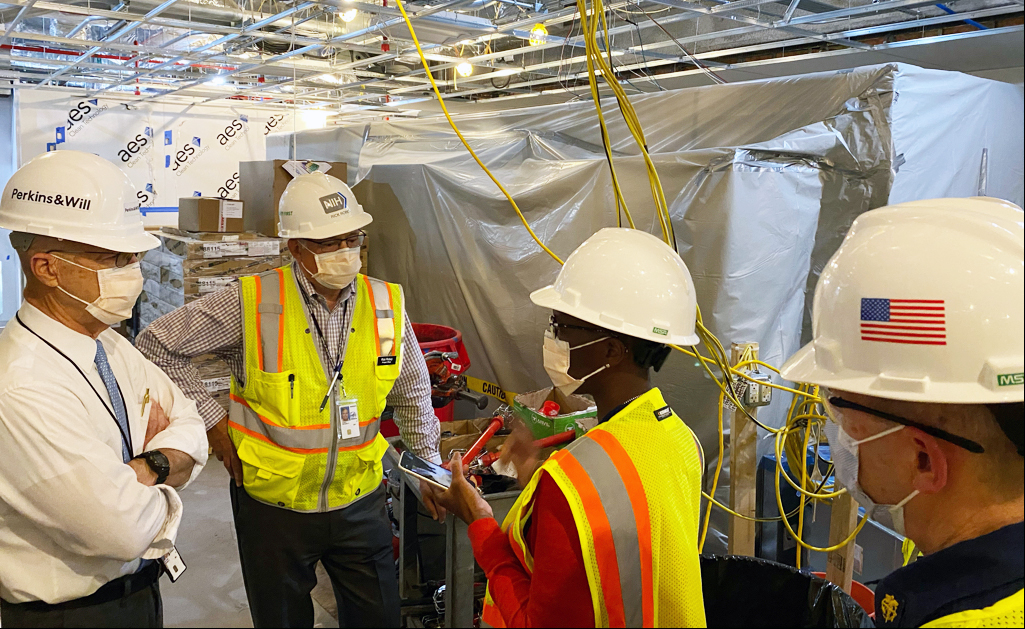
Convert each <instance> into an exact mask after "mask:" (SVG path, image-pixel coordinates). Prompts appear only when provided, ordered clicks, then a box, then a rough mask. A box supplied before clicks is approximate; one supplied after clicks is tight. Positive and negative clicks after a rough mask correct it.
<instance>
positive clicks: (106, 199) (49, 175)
mask: <svg viewBox="0 0 1025 629" xmlns="http://www.w3.org/2000/svg"><path fill="white" fill-rule="evenodd" d="M0 227H3V228H5V229H10V230H11V231H18V232H25V233H29V234H36V235H39V236H51V237H53V238H61V239H63V240H71V241H74V242H80V243H84V244H87V245H94V246H97V247H101V248H103V249H109V250H111V251H121V252H137V251H146V250H149V249H153V248H154V247H157V246H159V245H160V241H159V240H158V239H157V238H156V237H155V236H153V235H151V234H147V233H146V230H145V228H144V227H143V225H142V216H141V214H140V213H139V199H138V198H137V197H136V190H135V187H134V186H132V182H131V181H129V180H128V176H127V175H125V174H124V172H122V171H121V169H120V168H118V167H117V166H115V165H114V164H112V163H110V162H108V161H107V160H105V159H103V158H102V157H99V156H96V155H93V154H92V153H83V152H81V151H53V152H50V153H44V154H42V155H39V156H37V157H34V158H32V160H30V161H29V163H27V164H25V165H24V166H22V167H21V168H19V169H18V171H17V172H15V173H14V174H13V175H11V178H10V180H9V181H8V182H7V186H6V187H5V188H4V196H3V199H2V200H0Z"/></svg>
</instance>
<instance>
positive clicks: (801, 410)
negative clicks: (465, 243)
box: [397, 0, 865, 552]
mask: <svg viewBox="0 0 1025 629" xmlns="http://www.w3.org/2000/svg"><path fill="white" fill-rule="evenodd" d="M397 1H398V5H399V11H400V12H401V13H402V17H403V19H404V20H405V22H406V25H407V27H408V28H409V31H410V34H411V35H412V38H413V43H414V44H415V45H416V50H417V54H418V55H419V57H420V61H421V63H422V64H423V67H424V71H425V72H426V74H427V77H428V79H429V81H430V83H431V87H432V89H433V90H434V93H435V95H436V96H437V97H438V102H439V104H440V106H441V109H442V112H443V113H444V114H445V118H446V119H447V120H448V123H449V125H450V126H451V127H452V130H453V131H454V132H455V134H456V135H457V137H459V140H460V141H461V142H462V144H463V146H465V147H466V149H467V151H468V152H469V153H470V155H471V157H473V159H474V161H475V162H476V163H477V165H478V166H480V167H481V169H482V170H483V171H484V172H485V173H486V174H487V175H488V177H489V178H490V179H491V181H492V182H494V184H495V185H496V186H497V187H498V188H499V190H501V192H502V193H503V194H504V195H505V197H506V199H508V201H509V203H510V204H511V205H512V207H513V209H514V210H515V211H516V214H517V215H518V216H519V218H520V221H521V222H522V223H523V225H524V227H526V228H527V231H528V232H529V233H530V236H531V237H532V238H533V239H534V242H536V243H537V244H538V246H540V247H541V248H542V249H543V250H544V251H545V252H546V253H548V255H550V256H551V257H552V258H553V259H555V260H556V261H557V262H559V263H560V264H562V260H561V259H560V258H559V257H558V256H557V255H555V253H553V252H552V251H551V250H550V249H549V248H548V247H547V246H545V244H544V243H543V242H541V240H540V239H539V238H538V236H537V234H535V233H534V230H533V229H531V227H530V225H529V224H528V223H527V220H526V217H525V216H524V215H523V212H522V211H521V210H520V208H519V206H518V205H517V204H516V201H515V200H514V199H513V197H512V195H511V194H510V193H509V192H508V190H506V188H505V187H504V186H503V185H502V184H501V182H499V181H498V179H497V178H496V177H495V176H494V174H493V173H492V172H491V171H490V170H489V169H488V168H487V166H486V165H485V164H484V163H483V161H481V159H480V158H479V157H478V156H477V154H476V152H475V151H474V150H473V148H472V147H471V146H470V144H469V143H468V142H467V140H466V138H465V137H464V136H463V134H462V133H461V132H460V131H459V128H458V127H457V126H456V124H455V121H454V120H453V119H452V116H451V115H450V114H449V111H448V108H447V107H446V105H445V101H444V98H443V97H442V95H441V91H440V90H439V89H438V85H437V83H436V82H435V80H434V76H433V74H432V73H431V71H430V68H429V66H428V64H427V59H426V57H425V55H424V53H423V49H422V48H421V46H420V42H419V39H418V38H417V36H416V32H415V30H414V29H413V25H412V23H411V21H410V19H409V16H408V14H407V13H406V10H405V7H404V6H403V4H402V0H397ZM577 8H578V12H579V14H580V21H581V29H582V33H583V35H584V40H585V53H586V61H587V69H588V83H589V87H590V90H591V95H592V98H593V99H594V101H595V109H596V112H597V113H598V118H599V126H600V127H601V135H602V142H603V145H604V147H605V149H606V157H607V159H608V162H609V170H610V173H611V175H612V180H613V190H614V194H615V197H616V207H617V217H619V216H620V211H622V212H623V213H625V214H626V216H627V220H628V222H629V224H630V226H631V227H635V225H634V221H633V218H632V216H631V215H630V212H629V210H628V209H627V206H626V199H625V196H624V195H623V193H622V187H621V186H620V184H619V179H618V175H617V173H616V170H615V165H614V163H613V158H612V149H611V139H610V136H609V133H608V127H607V125H606V122H605V118H604V115H603V112H602V109H601V103H600V92H599V90H598V79H597V77H598V76H601V77H602V78H604V79H605V82H606V84H607V85H609V87H610V88H611V90H612V92H613V95H614V96H615V98H616V102H617V104H618V106H619V110H620V113H621V114H622V116H623V120H624V122H625V124H626V127H627V130H628V131H629V132H630V134H631V136H632V137H633V138H634V140H635V141H636V143H637V146H638V148H639V149H640V153H641V156H642V158H643V160H644V163H645V168H646V171H647V174H648V180H649V186H650V188H651V193H652V199H653V201H654V203H655V214H656V216H657V218H658V221H659V226H660V227H661V229H662V235H663V238H664V239H665V241H666V242H667V243H668V244H670V246H672V247H673V248H674V249H675V248H676V235H675V233H674V229H673V223H672V220H671V216H670V213H669V207H668V204H667V202H666V198H665V194H664V192H663V189H662V183H661V180H660V179H659V177H658V172H657V170H656V168H655V165H654V162H653V160H652V159H651V156H650V154H649V152H648V146H647V141H646V140H645V137H644V132H643V129H642V128H641V125H640V121H639V119H638V117H637V114H636V112H635V111H634V109H633V106H632V105H631V103H630V101H629V99H628V98H627V95H626V92H625V91H624V90H623V88H622V86H621V85H620V84H619V82H618V81H617V80H616V79H615V73H614V71H613V69H612V50H611V45H610V42H609V28H608V23H607V21H606V19H605V15H604V8H603V3H602V0H591V9H590V12H589V11H588V7H587V3H586V0H577ZM599 24H600V25H601V26H602V27H603V34H604V36H605V37H604V39H605V53H606V54H605V56H604V57H603V55H602V54H601V52H602V51H601V49H600V47H599V46H598V43H597V29H598V26H599ZM610 77H611V78H610ZM617 222H620V224H621V218H617ZM695 331H696V333H697V334H698V336H699V338H700V339H701V344H702V345H703V346H704V348H705V350H706V351H707V352H708V356H707V357H706V356H703V355H702V354H701V352H700V351H699V350H698V347H697V346H695V347H694V349H693V350H687V349H684V348H682V347H679V346H675V345H672V346H671V347H672V348H673V349H675V350H678V351H680V352H682V353H684V354H686V355H688V356H692V357H694V358H695V359H697V361H698V364H699V365H700V366H701V367H702V368H703V369H704V370H705V372H706V373H707V374H708V376H709V377H711V378H712V380H713V381H714V382H716V384H717V385H718V386H719V389H720V396H719V409H718V429H719V460H718V463H717V466H716V471H715V475H714V478H713V482H712V487H711V493H710V494H705V493H704V492H702V494H703V495H704V496H705V497H706V498H707V499H708V507H707V510H706V512H705V517H704V522H703V526H702V530H701V534H700V543H699V547H702V546H703V545H704V542H705V539H706V536H707V533H708V525H709V518H710V515H711V507H712V506H713V505H714V506H716V507H718V508H721V509H723V510H724V511H726V512H727V513H729V514H731V515H733V516H735V517H739V518H743V519H747V520H752V521H756V522H769V521H780V520H781V521H782V522H783V525H784V526H785V527H786V529H787V531H788V532H789V533H790V534H791V536H793V537H794V539H795V540H796V541H797V543H798V544H800V546H802V547H803V548H807V549H809V550H814V551H819V552H830V551H833V550H836V549H838V548H842V547H843V546H845V545H846V544H848V543H850V542H851V541H852V540H853V539H854V538H855V537H856V536H857V534H858V532H859V531H860V530H861V528H862V527H863V526H864V525H865V519H864V518H863V519H862V520H861V522H860V523H859V524H858V526H857V528H856V529H855V531H854V532H853V533H852V534H851V535H850V537H849V538H848V539H847V540H844V541H843V542H841V543H840V544H836V545H834V546H831V547H829V548H816V547H813V546H810V545H808V544H807V543H805V542H804V540H803V539H802V537H801V535H802V534H803V521H804V506H805V504H806V500H807V499H808V498H811V499H813V500H823V499H829V498H833V497H836V496H839V495H840V494H842V493H844V491H846V490H844V489H841V490H839V491H823V489H824V486H825V484H826V480H825V479H823V481H822V483H821V484H820V485H819V487H817V488H815V489H814V490H812V491H808V489H809V488H810V485H809V483H810V481H811V478H810V476H809V474H808V471H807V465H806V461H805V456H806V454H805V453H807V451H808V441H809V439H810V438H811V435H812V433H813V431H812V425H813V424H812V423H813V422H814V423H820V422H822V421H826V418H825V417H824V416H823V415H822V414H821V413H818V412H816V410H817V408H818V405H819V404H820V403H821V400H819V398H818V390H817V388H815V387H811V386H809V385H803V384H799V385H798V387H797V388H791V387H786V386H782V385H777V384H774V383H766V382H762V381H756V382H758V383H759V384H760V385H762V386H768V387H771V388H773V389H777V390H781V391H785V392H789V393H792V394H793V395H794V401H793V402H792V404H791V406H790V409H789V412H788V413H787V418H786V421H785V423H784V426H783V428H771V427H769V426H765V425H764V424H762V423H760V422H758V421H757V419H755V418H754V417H753V416H752V415H750V414H748V417H749V418H750V419H751V420H752V421H754V422H755V423H756V424H757V425H758V426H759V427H761V428H763V429H764V430H766V431H767V432H769V433H772V434H774V435H775V443H776V449H775V450H776V452H775V453H776V466H777V470H776V479H775V489H776V492H775V493H776V502H777V506H778V508H779V512H780V513H781V514H783V503H782V495H781V493H780V476H784V477H785V478H786V481H787V483H788V484H789V485H791V486H792V487H793V488H794V489H795V490H797V491H798V492H799V493H800V503H799V506H798V508H797V510H796V512H797V513H798V531H797V532H795V531H794V530H793V529H792V527H791V526H790V523H789V521H788V519H787V518H788V517H791V516H792V514H786V515H781V516H780V517H777V518H751V517H748V516H744V515H742V514H739V513H736V512H734V511H732V510H731V509H729V508H728V507H726V506H724V505H722V504H721V503H719V502H718V501H716V500H715V497H714V495H715V490H716V488H717V486H718V481H719V475H720V473H721V470H722V461H723V457H724V449H725V444H724V439H723V433H724V426H723V404H724V402H725V400H729V401H730V403H731V404H732V405H734V406H735V407H736V408H738V409H741V410H743V411H744V412H745V413H746V412H747V411H746V410H744V405H743V403H742V402H741V400H740V399H739V397H738V394H737V389H735V387H734V384H733V379H734V377H737V378H740V379H744V380H748V381H755V380H754V379H753V378H752V377H751V376H750V375H748V374H747V373H746V372H745V371H744V368H745V367H748V366H752V365H757V366H764V367H766V368H768V369H771V370H772V371H774V372H776V373H779V370H778V369H776V368H775V367H773V366H772V365H770V364H768V363H766V362H763V361H761V360H756V359H754V358H753V355H752V354H751V353H750V352H745V353H744V355H743V356H742V360H741V361H739V362H738V364H737V365H730V364H729V357H728V356H727V354H726V350H725V348H724V347H723V345H722V343H721V342H720V341H719V339H718V338H716V336H715V335H714V334H713V333H712V332H711V331H710V330H709V329H708V328H706V327H705V325H704V323H703V321H702V317H701V311H700V309H698V310H697V312H696V324H695ZM710 365H712V366H714V367H715V368H716V369H718V371H719V372H720V374H722V377H721V378H720V377H718V376H716V374H715V373H713V372H712V370H711V369H710ZM799 398H800V400H799ZM801 430H803V431H804V440H803V441H800V440H799V437H797V435H798V434H799V433H800V431H801ZM814 434H816V435H818V434H819V433H818V430H816V431H814ZM816 439H818V437H817V436H816ZM816 443H817V441H816ZM802 446H803V448H802ZM797 448H802V449H801V450H799V451H798V450H797ZM784 449H786V450H787V454H788V455H789V456H790V460H792V461H798V460H800V461H801V462H802V464H804V465H802V468H803V469H802V473H801V477H800V485H798V483H797V482H794V481H793V480H792V479H791V478H790V475H789V474H787V473H786V471H785V470H784V469H783V467H782V456H783V450H784ZM827 476H828V474H827Z"/></svg>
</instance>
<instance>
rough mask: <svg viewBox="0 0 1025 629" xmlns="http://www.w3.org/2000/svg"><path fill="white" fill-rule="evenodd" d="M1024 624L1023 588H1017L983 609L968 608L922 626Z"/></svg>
mask: <svg viewBox="0 0 1025 629" xmlns="http://www.w3.org/2000/svg"><path fill="white" fill-rule="evenodd" d="M1023 624H1025V590H1018V591H1017V592H1015V593H1014V594H1012V595H1010V596H1008V597H1007V598H1005V599H1002V600H999V601H997V602H996V603H994V604H993V605H991V606H989V607H986V608H984V609H968V610H965V611H963V612H958V613H956V614H950V615H949V616H943V617H940V618H937V619H936V620H932V621H930V622H927V623H925V624H924V625H922V627H933V628H938V629H954V628H955V627H956V628H960V627H1021V626H1023Z"/></svg>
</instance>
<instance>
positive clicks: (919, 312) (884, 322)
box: [861, 298, 947, 345]
mask: <svg viewBox="0 0 1025 629" xmlns="http://www.w3.org/2000/svg"><path fill="white" fill-rule="evenodd" d="M946 312H947V311H946V306H945V305H944V303H943V300H942V299H874V298H862V300H861V340H863V341H877V342H880V343H908V344H911V345H946V344H947V326H946Z"/></svg>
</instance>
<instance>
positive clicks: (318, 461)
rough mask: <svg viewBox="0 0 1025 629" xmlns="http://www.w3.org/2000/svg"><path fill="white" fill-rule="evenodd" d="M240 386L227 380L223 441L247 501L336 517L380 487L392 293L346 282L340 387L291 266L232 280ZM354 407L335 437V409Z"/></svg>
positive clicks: (392, 341)
mask: <svg viewBox="0 0 1025 629" xmlns="http://www.w3.org/2000/svg"><path fill="white" fill-rule="evenodd" d="M239 285H240V288H241V295H242V314H243V321H244V328H243V330H244V331H243V347H244V353H245V370H246V371H245V382H238V381H237V380H236V379H235V378H234V377H233V378H232V380H231V407H230V410H229V416H228V433H229V435H230V436H231V440H232V442H233V443H234V444H235V447H236V448H237V450H238V456H239V459H241V460H242V471H243V485H244V486H245V489H246V492H247V493H248V494H249V495H250V496H252V497H253V498H255V499H257V500H260V501H262V502H266V503H268V504H272V505H277V506H279V507H283V508H285V509H291V510H293V511H302V512H317V511H330V510H332V509H338V508H340V507H344V506H345V505H347V504H349V503H351V502H352V501H354V500H357V499H358V498H360V497H362V496H364V495H366V494H368V493H370V492H372V491H373V490H374V489H376V488H377V487H378V486H379V485H380V484H381V477H382V471H383V470H382V465H381V459H382V458H383V457H384V452H385V450H387V449H388V442H387V441H385V439H384V437H382V436H381V435H380V434H379V427H380V417H381V412H382V411H383V410H384V407H385V404H386V400H387V397H388V393H389V392H390V391H391V389H392V386H393V385H394V383H395V380H396V378H398V376H399V369H400V367H401V365H402V330H403V320H402V317H403V309H402V288H401V287H400V286H399V285H397V284H388V283H386V282H382V281H380V280H374V279H371V278H369V277H366V276H364V275H359V276H357V278H356V290H355V294H354V295H353V296H352V297H351V298H350V299H352V300H354V301H353V306H352V307H353V308H354V310H353V315H352V331H351V333H350V334H349V336H348V339H347V341H346V344H345V355H344V358H343V362H342V370H341V378H340V382H339V384H338V385H337V386H335V387H334V389H333V392H332V394H331V400H330V402H329V403H328V404H327V405H326V406H325V407H324V409H323V410H321V408H320V407H321V402H322V401H323V399H324V396H325V394H326V393H327V390H328V384H329V382H330V380H331V376H332V375H333V373H329V371H330V369H331V368H330V367H325V365H324V364H323V363H322V362H321V360H320V357H319V355H318V353H317V348H316V346H315V345H314V343H315V340H314V338H313V334H312V333H311V327H310V324H309V322H308V321H307V319H306V311H305V310H304V308H303V299H302V297H301V295H300V293H299V287H298V284H297V283H296V279H295V276H294V275H293V271H292V268H291V266H285V267H281V268H280V269H275V270H273V271H268V272H267V273H263V274H261V275H257V276H253V277H244V278H241V279H240V280H239ZM342 399H355V400H357V401H358V402H357V415H358V419H359V434H358V435H357V436H355V437H350V438H343V434H342V426H341V422H340V419H339V414H340V412H339V407H338V404H337V403H338V402H339V401H340V400H342Z"/></svg>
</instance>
